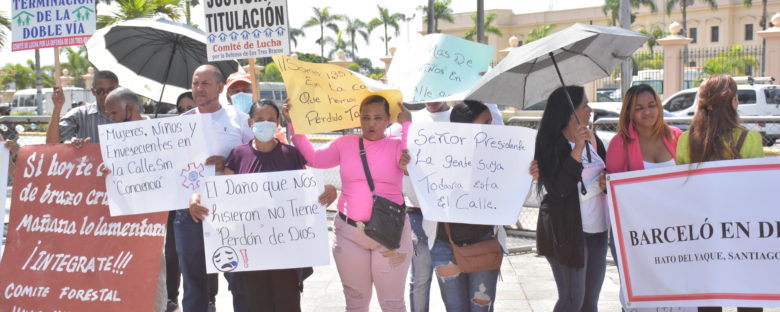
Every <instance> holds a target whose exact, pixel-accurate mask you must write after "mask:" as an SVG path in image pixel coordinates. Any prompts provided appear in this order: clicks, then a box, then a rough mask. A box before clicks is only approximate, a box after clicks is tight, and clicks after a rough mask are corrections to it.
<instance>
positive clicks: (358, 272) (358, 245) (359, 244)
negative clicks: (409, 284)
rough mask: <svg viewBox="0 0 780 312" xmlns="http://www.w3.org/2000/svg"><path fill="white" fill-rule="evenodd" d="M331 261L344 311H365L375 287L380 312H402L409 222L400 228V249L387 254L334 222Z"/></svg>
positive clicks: (350, 228) (352, 229)
mask: <svg viewBox="0 0 780 312" xmlns="http://www.w3.org/2000/svg"><path fill="white" fill-rule="evenodd" d="M335 232H336V239H335V241H334V242H333V257H334V258H335V259H336V267H337V268H338V270H339V276H340V277H341V284H342V286H343V287H344V297H345V298H346V300H347V311H368V306H369V304H370V303H371V286H372V285H373V286H374V287H376V294H377V297H379V306H380V307H382V311H406V303H405V301H404V297H405V295H406V294H405V292H404V286H405V284H406V274H407V271H408V270H409V264H410V263H411V259H412V237H411V227H410V226H409V220H406V224H404V229H403V234H402V235H401V247H399V248H398V249H396V250H393V251H390V250H388V249H387V248H385V246H382V245H381V244H379V243H377V242H376V241H375V240H373V239H371V238H369V237H368V236H366V234H364V233H363V232H361V231H360V230H358V229H357V228H356V227H354V226H351V225H349V224H347V223H346V222H344V220H341V218H339V217H336V218H335Z"/></svg>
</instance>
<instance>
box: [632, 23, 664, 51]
mask: <svg viewBox="0 0 780 312" xmlns="http://www.w3.org/2000/svg"><path fill="white" fill-rule="evenodd" d="M639 32H640V33H642V34H644V35H645V36H648V37H650V39H647V48H648V49H650V54H653V53H654V52H653V48H654V47H655V46H656V45H658V39H661V38H663V37H664V36H666V32H664V30H663V29H661V27H659V26H658V25H654V26H653V27H650V29H649V30H648V29H644V28H643V29H640V30H639Z"/></svg>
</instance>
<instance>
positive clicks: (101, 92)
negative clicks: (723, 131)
mask: <svg viewBox="0 0 780 312" xmlns="http://www.w3.org/2000/svg"><path fill="white" fill-rule="evenodd" d="M114 89H116V88H110V89H93V90H95V93H96V94H97V95H103V94H109V93H111V91H114Z"/></svg>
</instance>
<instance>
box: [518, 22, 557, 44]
mask: <svg viewBox="0 0 780 312" xmlns="http://www.w3.org/2000/svg"><path fill="white" fill-rule="evenodd" d="M553 29H555V24H550V25H542V26H539V27H536V28H534V29H531V31H529V32H528V39H526V40H525V42H524V43H529V42H532V41H536V40H539V39H542V38H544V37H547V35H549V34H550V32H551V31H552V30H553Z"/></svg>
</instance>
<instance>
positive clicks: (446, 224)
mask: <svg viewBox="0 0 780 312" xmlns="http://www.w3.org/2000/svg"><path fill="white" fill-rule="evenodd" d="M444 229H445V230H446V231H447V238H449V239H450V244H453V245H455V242H454V241H452V231H451V230H450V224H449V223H444Z"/></svg>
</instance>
